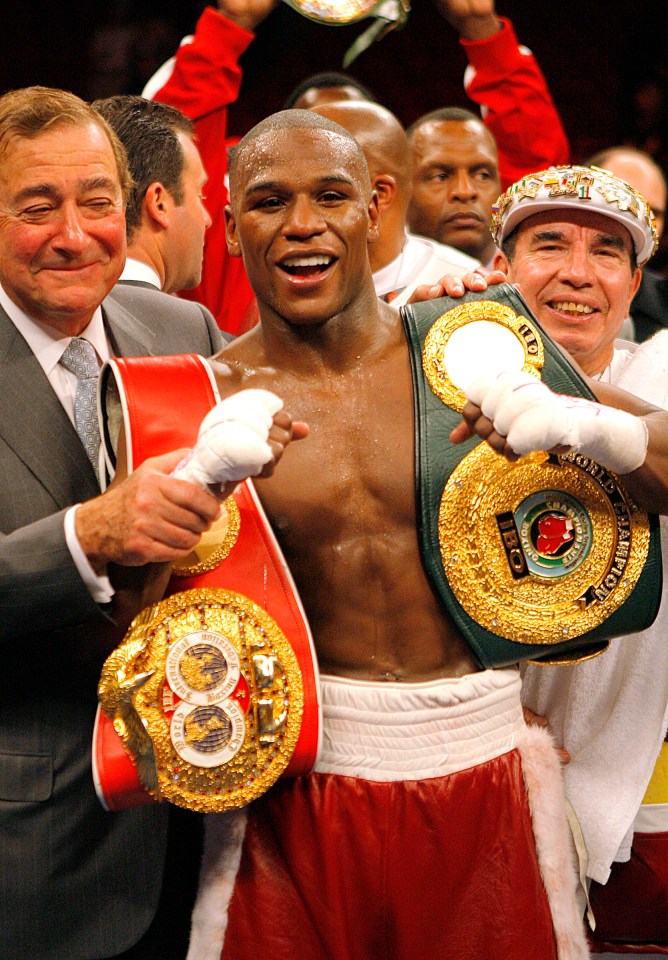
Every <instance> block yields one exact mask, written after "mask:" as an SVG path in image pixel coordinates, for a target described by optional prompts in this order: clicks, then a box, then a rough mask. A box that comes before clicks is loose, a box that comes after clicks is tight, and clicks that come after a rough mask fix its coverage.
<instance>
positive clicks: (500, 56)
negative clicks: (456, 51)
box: [460, 17, 570, 190]
mask: <svg viewBox="0 0 668 960" xmlns="http://www.w3.org/2000/svg"><path fill="white" fill-rule="evenodd" d="M499 21H500V23H501V30H500V31H499V32H498V33H495V34H493V35H492V36H491V37H486V38H485V39H484V40H460V42H461V44H462V46H463V47H464V50H465V52H466V56H467V57H468V61H469V68H468V69H467V71H466V76H465V78H464V86H465V88H466V92H467V94H468V95H469V97H470V98H471V99H472V100H475V102H476V103H478V104H480V107H481V110H482V116H483V119H484V122H485V125H486V126H487V128H488V129H489V131H490V132H491V133H492V134H493V135H494V138H495V140H496V142H497V145H498V148H499V173H500V176H501V189H502V190H505V189H506V187H508V186H509V185H510V184H511V183H514V181H515V180H518V179H519V178H520V177H521V176H523V175H524V174H526V173H532V172H534V171H536V170H542V169H543V168H544V167H549V166H550V165H551V164H555V163H568V162H569V160H570V147H569V143H568V138H567V136H566V133H565V131H564V128H563V126H562V124H561V119H560V117H559V114H558V113H557V108H556V107H555V105H554V102H553V100H552V97H551V96H550V92H549V90H548V87H547V82H546V80H545V77H544V76H543V73H542V71H541V69H540V67H539V66H538V63H537V62H536V58H535V57H534V55H533V54H532V53H531V51H530V50H527V48H526V47H521V46H520V45H519V44H518V42H517V37H516V36H515V31H514V29H513V25H512V23H511V22H510V21H509V20H507V19H506V18H505V17H499Z"/></svg>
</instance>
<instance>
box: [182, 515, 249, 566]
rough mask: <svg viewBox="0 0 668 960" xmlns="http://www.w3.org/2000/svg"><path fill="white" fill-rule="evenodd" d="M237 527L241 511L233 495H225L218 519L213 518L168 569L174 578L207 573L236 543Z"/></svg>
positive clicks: (239, 525)
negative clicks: (182, 556)
mask: <svg viewBox="0 0 668 960" xmlns="http://www.w3.org/2000/svg"><path fill="white" fill-rule="evenodd" d="M240 527H241V514H240V513H239V507H238V506H237V504H236V502H235V499H234V497H228V498H227V499H226V500H224V501H223V503H222V504H221V505H220V513H219V515H218V518H217V519H216V520H214V522H213V523H212V524H211V526H210V527H209V529H208V530H206V531H205V532H204V533H203V534H202V536H201V537H200V539H199V540H198V541H197V543H196V544H195V546H194V547H193V549H192V551H191V552H190V554H189V555H188V556H187V557H185V558H184V559H183V560H175V561H174V563H173V564H172V572H173V574H174V576H176V577H198V576H200V575H201V574H203V573H208V572H209V571H211V570H215V568H216V567H217V566H218V565H219V564H221V563H222V562H223V560H225V559H226V557H228V556H229V554H230V551H231V550H232V547H233V546H234V544H235V543H236V542H237V537H238V536H239V529H240Z"/></svg>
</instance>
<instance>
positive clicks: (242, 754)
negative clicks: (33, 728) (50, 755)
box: [93, 355, 320, 813]
mask: <svg viewBox="0 0 668 960" xmlns="http://www.w3.org/2000/svg"><path fill="white" fill-rule="evenodd" d="M100 380H101V384H100V386H101V391H102V396H103V409H104V410H105V411H106V416H105V418H104V419H103V424H102V426H103V431H102V433H103V437H104V444H105V456H106V457H107V459H108V460H109V461H112V462H113V461H114V458H115V438H116V437H117V435H118V428H119V426H120V423H121V422H122V423H123V424H124V427H125V438H126V456H127V460H128V470H129V471H131V470H133V469H134V468H135V467H137V466H138V465H139V464H140V463H141V462H142V460H144V459H146V458H147V457H150V456H155V455H157V454H159V453H164V452H167V451H169V450H173V449H178V448H179V447H183V446H191V447H192V446H193V445H194V442H195V439H196V437H197V431H198V428H199V425H200V423H201V421H202V419H203V418H204V416H205V415H206V414H207V413H208V411H209V410H210V409H211V407H212V406H213V405H214V403H215V402H216V400H217V390H216V384H215V379H214V377H213V373H212V371H211V369H210V367H209V365H208V364H207V363H206V361H205V360H203V359H202V358H201V357H196V356H192V355H184V356H177V357H141V358H127V357H124V358H116V359H115V360H112V361H110V362H109V364H108V365H105V367H104V369H103V371H102V374H101V377H100ZM98 696H99V701H100V707H99V709H98V716H97V720H96V725H95V732H94V738H93V774H94V781H95V787H96V791H97V794H98V797H99V799H100V801H101V802H102V804H103V805H104V806H105V807H106V808H107V809H110V810H119V809H123V808H125V807H130V806H137V805H141V804H145V803H150V802H152V801H158V800H168V801H170V802H172V803H175V804H177V805H179V806H183V807H186V808H188V809H191V810H198V811H201V812H205V813H207V812H221V811H224V810H228V809H232V808H236V807H242V806H245V805H246V804H247V803H249V802H251V801H252V800H254V799H256V798H257V797H258V796H260V795H261V794H262V793H264V792H265V791H266V790H268V789H269V787H271V786H272V785H273V784H274V783H275V782H276V780H277V779H278V778H279V777H281V776H298V775H299V774H302V773H307V772H309V771H310V770H311V769H312V767H313V766H314V764H315V762H316V758H317V753H318V748H319V736H320V716H319V684H318V669H317V662H316V658H315V652H314V649H313V643H312V638H311V634H310V630H309V626H308V623H307V621H306V616H305V614H304V610H303V608H302V606H301V602H300V600H299V597H298V595H297V591H296V588H295V585H294V583H293V581H292V578H291V576H290V572H289V570H288V567H287V564H286V563H285V560H284V558H283V556H282V553H281V551H280V548H279V546H278V544H277V542H276V540H275V538H274V535H273V532H272V530H271V528H270V526H269V523H268V521H267V518H266V517H265V515H264V512H263V510H262V507H261V505H260V502H259V500H258V498H257V495H256V493H255V491H254V488H253V486H252V484H251V483H250V481H244V482H243V483H240V484H239V485H238V486H237V488H236V489H235V491H234V493H233V494H232V496H230V497H228V498H227V500H226V501H225V502H224V503H223V505H222V507H221V515H220V517H219V519H218V520H217V521H216V523H215V524H214V525H213V527H212V528H211V529H210V530H209V531H207V532H206V533H205V534H204V535H203V537H202V538H201V540H200V542H199V543H198V544H197V545H196V547H195V548H194V550H193V552H192V554H191V555H190V556H189V557H188V558H186V559H185V560H184V561H183V562H180V563H179V564H175V565H174V567H173V575H172V578H171V580H170V583H169V586H168V589H167V592H166V594H165V599H163V600H162V601H160V602H159V603H156V604H154V605H153V606H150V607H148V608H147V609H145V610H144V611H142V613H140V614H139V616H137V617H136V618H135V620H134V621H133V623H132V625H131V626H130V629H129V631H128V633H127V635H126V637H125V639H124V640H123V642H122V643H121V644H120V645H119V647H118V648H117V649H116V650H115V651H114V652H113V653H112V654H111V655H110V656H109V657H108V659H107V661H106V662H105V664H104V667H103V669H102V675H101V678H100V683H99V687H98Z"/></svg>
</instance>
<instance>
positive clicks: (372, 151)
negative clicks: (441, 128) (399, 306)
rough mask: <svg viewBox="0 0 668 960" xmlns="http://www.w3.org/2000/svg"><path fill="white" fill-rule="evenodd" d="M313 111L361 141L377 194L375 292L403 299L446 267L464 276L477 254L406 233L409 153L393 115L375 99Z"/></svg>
mask: <svg viewBox="0 0 668 960" xmlns="http://www.w3.org/2000/svg"><path fill="white" fill-rule="evenodd" d="M311 109H313V110H314V112H316V113H319V114H320V115H321V116H323V117H329V119H330V120H333V121H334V122H335V123H338V124H340V125H341V126H342V127H345V129H346V130H348V131H349V132H350V133H352V135H353V136H354V137H355V139H356V140H357V142H358V143H359V144H360V146H361V147H362V150H363V151H364V155H365V157H366V161H367V164H368V166H369V173H370V175H371V185H372V187H373V189H374V190H375V191H376V193H377V194H378V213H379V218H380V219H379V231H378V240H377V241H376V242H375V243H374V244H373V245H372V246H371V247H370V248H369V257H370V260H371V269H372V271H373V280H374V284H375V287H376V293H377V294H378V296H379V297H387V298H388V299H389V300H392V299H394V298H395V297H396V296H397V294H401V293H403V296H402V302H405V301H406V299H407V298H408V296H409V295H410V293H411V292H412V291H413V290H414V289H415V287H417V286H419V285H421V284H431V283H434V282H436V281H437V280H439V279H440V278H441V277H442V276H444V275H445V274H447V273H453V274H455V275H457V276H462V275H463V274H464V273H467V272H469V271H470V270H475V268H476V266H478V260H476V259H474V258H473V257H469V256H467V255H466V254H464V253H461V252H460V251H459V250H455V249H454V248H453V247H451V246H446V245H445V244H442V243H438V242H437V241H436V240H429V239H427V238H426V237H416V236H414V235H413V234H410V233H407V230H406V217H407V213H408V204H409V202H410V198H411V190H412V186H411V158H410V147H409V145H408V138H407V137H406V133H405V131H404V129H403V127H402V126H401V124H400V123H399V121H398V120H397V118H396V117H395V116H394V114H393V113H390V111H389V110H386V109H385V107H382V106H380V104H377V103H368V102H366V101H362V100H356V101H352V100H351V101H341V102H339V103H323V104H319V105H316V106H314V107H312V108H311Z"/></svg>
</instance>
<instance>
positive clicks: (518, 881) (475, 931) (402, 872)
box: [190, 110, 586, 960]
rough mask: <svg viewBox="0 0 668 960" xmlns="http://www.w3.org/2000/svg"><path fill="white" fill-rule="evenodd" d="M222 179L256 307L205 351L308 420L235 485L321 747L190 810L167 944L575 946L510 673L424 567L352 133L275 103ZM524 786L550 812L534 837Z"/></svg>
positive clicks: (320, 953) (360, 957) (226, 388)
mask: <svg viewBox="0 0 668 960" xmlns="http://www.w3.org/2000/svg"><path fill="white" fill-rule="evenodd" d="M230 191H231V205H230V206H229V207H228V208H227V210H226V223H227V238H228V246H229V251H230V253H231V255H232V256H235V257H239V256H243V258H244V263H245V266H246V270H247V273H248V277H249V279H250V281H251V284H252V286H253V289H254V291H255V295H256V297H257V301H258V306H259V311H260V317H261V323H260V325H259V326H257V327H255V328H254V329H253V330H251V331H250V332H249V333H248V334H247V335H246V336H244V337H242V338H239V339H238V340H237V341H235V342H234V343H233V344H231V345H230V346H229V348H228V349H226V350H224V351H223V352H222V353H221V354H219V355H218V358H217V362H216V364H215V370H216V375H217V382H218V389H219V391H220V393H221V395H223V396H225V395H227V394H229V393H232V392H234V391H235V390H237V389H238V388H239V387H240V386H241V385H246V386H249V385H253V386H257V387H260V388H262V387H265V386H269V385H271V388H272V390H275V391H276V392H277V393H278V394H279V395H281V396H282V398H283V399H284V401H285V403H286V405H287V406H289V407H290V409H291V410H293V411H295V413H296V414H298V415H299V417H300V418H303V419H304V420H306V421H307V422H308V423H309V427H310V433H309V437H308V438H307V439H306V440H304V441H302V442H301V443H300V444H299V445H295V446H293V447H291V448H289V449H288V450H287V451H286V454H285V456H284V458H283V460H282V462H281V468H282V469H281V475H280V477H279V476H276V477H275V478H274V479H272V480H271V481H266V482H265V481H259V482H258V483H257V491H258V495H259V497H260V500H261V502H262V504H263V507H264V509H265V511H266V513H267V516H268V518H269V521H270V523H271V525H272V527H273V529H274V531H275V534H276V537H277V539H278V541H279V543H280V545H281V547H282V550H283V553H284V556H285V558H286V560H287V562H288V564H289V567H290V571H291V573H292V577H293V579H294V582H295V584H296V587H297V589H298V591H299V594H300V598H301V601H302V604H303V607H304V610H305V612H306V615H307V617H308V621H309V624H310V627H311V631H312V634H313V639H314V644H315V650H316V655H317V660H318V665H319V670H320V681H321V682H320V697H321V705H322V712H323V727H322V749H321V752H320V756H319V759H318V761H317V763H316V766H315V769H314V771H313V772H312V773H310V774H308V775H304V776H301V777H298V778H296V779H283V780H281V781H280V782H279V783H278V784H276V785H275V787H273V788H272V789H271V790H269V792H268V793H266V794H265V795H264V796H263V797H261V798H260V799H258V800H256V801H254V802H253V804H251V806H250V807H249V808H247V814H246V813H243V812H242V813H233V814H229V813H228V814H225V815H224V817H223V819H222V821H221V820H219V819H216V818H215V817H214V818H210V821H209V829H208V846H207V851H206V853H205V860H204V869H203V876H202V885H201V890H200V896H199V900H198V905H197V906H196V909H195V914H194V919H193V937H192V940H191V947H190V957H191V958H193V960H194V958H200V957H217V956H218V947H217V945H218V944H220V942H221V940H222V937H223V931H225V930H226V933H225V934H224V945H223V946H222V956H223V957H224V958H225V960H251V958H253V960H255V958H256V957H257V956H259V955H261V954H263V953H271V955H272V957H273V958H274V960H294V958H295V957H299V958H300V960H374V958H377V957H378V956H384V955H394V956H397V957H401V958H402V960H411V958H417V957H423V956H425V954H428V955H429V956H430V957H431V958H435V960H446V958H447V960H471V958H472V957H485V960H556V958H559V960H581V958H582V960H583V958H584V957H585V956H586V945H585V943H584V939H583V934H582V926H581V920H580V918H579V916H578V912H577V906H576V903H575V884H576V878H575V875H574V873H573V870H572V864H571V863H570V861H569V860H568V857H567V856H566V855H565V853H566V850H567V843H566V820H565V813H564V810H563V806H562V804H563V796H561V795H560V790H561V787H560V774H559V768H558V761H557V758H556V755H555V753H554V749H553V747H552V745H551V743H550V742H549V740H548V739H547V738H545V737H544V736H543V732H542V731H540V732H539V733H540V736H539V737H538V738H537V739H534V738H533V734H534V731H532V732H531V734H530V739H527V730H526V728H525V725H524V721H523V717H522V711H521V707H520V700H519V691H520V684H519V675H518V672H517V669H516V668H515V667H511V668H502V669H495V670H487V669H481V666H480V663H479V661H477V660H476V658H475V656H474V654H473V652H472V650H471V649H470V648H469V647H468V645H467V643H466V641H465V640H464V639H463V637H462V636H461V634H460V633H459V631H458V630H457V628H456V627H455V625H454V622H453V621H452V620H451V619H450V617H449V616H448V614H447V613H446V612H445V607H444V606H443V605H442V602H441V600H440V599H439V596H438V595H437V593H436V591H435V587H434V586H433V584H432V582H431V581H430V579H429V578H428V575H427V573H426V571H425V567H424V566H423V562H422V558H421V552H420V546H419V541H418V532H417V518H416V503H415V483H416V479H415V466H414V456H415V454H414V448H415V429H416V426H415V423H414V396H413V381H412V376H411V364H410V361H409V351H408V345H407V341H406V336H405V333H404V330H403V326H402V322H401V319H400V315H399V313H398V312H397V311H396V310H395V309H394V308H393V307H392V306H390V305H388V304H386V303H384V302H383V301H382V300H379V299H378V297H377V296H376V293H375V289H374V284H373V278H372V273H371V267H370V264H369V258H368V256H367V247H368V245H369V244H371V245H372V246H373V244H374V243H375V242H377V239H378V234H379V197H378V194H377V193H376V192H374V191H373V190H372V187H371V178H370V176H369V171H368V168H367V164H366V161H365V158H364V155H363V153H362V151H361V149H360V146H359V144H358V142H357V140H356V139H355V138H353V137H352V136H351V134H350V133H349V132H348V131H346V130H344V129H343V128H342V127H340V126H338V125H337V124H335V123H333V122H332V121H331V120H329V119H327V118H325V117H322V116H319V115H317V114H315V113H313V112H307V111H299V110H290V111H285V112H282V113H279V114H277V115H275V116H273V117H270V118H268V119H267V120H266V121H263V123H261V124H259V125H258V126H257V127H255V128H254V129H253V130H252V131H251V132H250V133H249V134H248V135H247V136H246V137H245V138H244V139H243V140H242V142H241V144H240V146H239V148H238V150H237V151H236V153H235V155H234V157H233V160H232V165H231V170H230ZM530 758H533V760H534V761H535V760H538V759H539V758H540V759H539V762H540V765H541V767H542V769H543V773H542V774H541V776H540V777H538V778H535V777H534V778H533V779H532V777H531V763H530ZM525 761H526V762H525ZM525 780H526V784H527V785H525ZM538 781H540V782H538ZM545 791H547V793H548V794H549V796H550V803H554V804H555V807H554V810H555V811H560V812H555V814H554V819H553V820H552V821H551V825H550V827H549V829H548V830H547V831H546V832H545V833H544V834H541V840H540V843H538V841H537V840H536V839H534V828H535V829H536V832H538V827H537V823H538V821H535V822H533V823H532V814H531V812H530V809H532V810H534V811H536V810H541V809H545V808H544V807H543V803H544V801H545ZM528 795H530V796H531V807H530V805H529V800H528ZM246 816H247V825H246V826H245V836H243V839H242V838H241V837H242V834H243V831H244V824H245V818H246ZM221 832H222V833H223V839H222V842H221V841H220V833H221ZM217 834H218V836H219V840H218V841H217V840H216V835H217ZM555 837H561V840H562V843H563V845H561V846H560V844H559V843H558V842H557V844H556V846H555V843H554V840H555ZM237 839H238V843H237ZM547 860H550V862H551V866H550V867H549V869H546V870H545V869H543V868H544V867H545V865H546V863H547ZM237 867H238V870H237ZM541 870H542V871H543V873H542V875H541ZM490 891H493V896H491V897H490V896H489V893H490ZM481 904H484V907H483V908H481ZM228 908H229V911H228ZM226 914H227V916H226Z"/></svg>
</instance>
